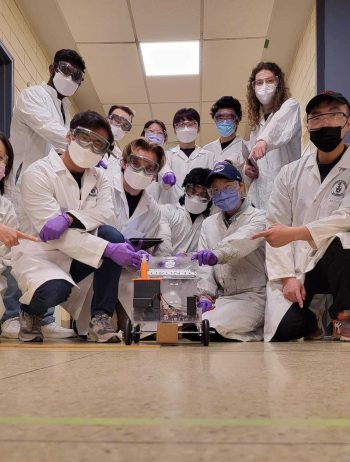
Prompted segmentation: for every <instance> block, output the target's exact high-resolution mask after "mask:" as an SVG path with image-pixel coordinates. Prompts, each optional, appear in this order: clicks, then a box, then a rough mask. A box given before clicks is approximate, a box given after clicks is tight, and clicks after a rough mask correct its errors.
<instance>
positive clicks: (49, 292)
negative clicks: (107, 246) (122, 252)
mask: <svg viewBox="0 0 350 462" xmlns="http://www.w3.org/2000/svg"><path fill="white" fill-rule="evenodd" d="M97 235H98V237H101V238H102V239H105V240H106V241H109V242H114V243H121V242H124V236H123V235H122V234H121V233H120V232H119V231H117V230H116V229H115V228H113V227H112V226H108V225H102V226H100V227H99V228H98V232H97ZM77 245H79V244H78V243H77ZM121 270H122V268H121V266H119V265H117V264H116V263H114V262H113V261H112V260H110V259H109V258H103V261H102V265H101V266H100V267H99V268H97V269H96V268H93V267H92V266H89V265H86V264H85V263H81V262H80V261H78V260H73V261H72V264H71V267H70V271H69V273H70V275H71V277H72V279H73V281H74V282H75V283H78V282H80V281H82V280H83V279H85V278H86V276H88V275H89V274H91V273H94V280H93V290H94V295H93V298H92V303H91V316H94V315H95V314H97V313H106V314H108V315H109V316H112V315H113V312H114V310H115V306H116V302H117V299H118V285H119V278H120V274H121ZM72 287H73V286H72V284H71V283H70V282H68V281H66V280H65V279H52V280H51V281H46V282H45V283H44V284H42V285H41V286H40V287H38V288H37V290H36V291H35V292H34V295H33V297H32V300H31V302H30V304H29V305H23V304H22V305H21V309H22V310H24V311H26V312H27V313H29V314H35V315H43V314H44V313H45V312H46V310H47V308H48V307H49V306H56V305H59V304H61V303H63V302H65V301H66V300H68V297H69V295H70V293H71V290H72Z"/></svg>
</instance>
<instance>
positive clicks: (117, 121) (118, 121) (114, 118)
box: [109, 114, 132, 132]
mask: <svg viewBox="0 0 350 462" xmlns="http://www.w3.org/2000/svg"><path fill="white" fill-rule="evenodd" d="M109 120H110V122H111V124H112V125H115V126H116V127H120V128H121V129H122V130H123V132H129V131H130V130H131V129H132V124H131V123H130V122H129V121H128V120H126V119H125V118H124V117H122V116H120V115H117V114H111V115H110V116H109Z"/></svg>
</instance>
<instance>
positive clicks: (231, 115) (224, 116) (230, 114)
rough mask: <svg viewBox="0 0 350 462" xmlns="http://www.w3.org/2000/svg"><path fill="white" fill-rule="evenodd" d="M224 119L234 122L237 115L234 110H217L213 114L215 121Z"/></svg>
mask: <svg viewBox="0 0 350 462" xmlns="http://www.w3.org/2000/svg"><path fill="white" fill-rule="evenodd" d="M226 120H233V121H234V122H235V121H236V120H237V116H236V114H235V112H232V111H228V112H221V111H219V112H217V113H216V114H215V116H214V121H215V122H225V121H226Z"/></svg>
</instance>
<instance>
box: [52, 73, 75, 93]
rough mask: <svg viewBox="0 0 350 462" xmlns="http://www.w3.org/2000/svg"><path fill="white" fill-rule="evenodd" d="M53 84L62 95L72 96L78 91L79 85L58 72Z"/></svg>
mask: <svg viewBox="0 0 350 462" xmlns="http://www.w3.org/2000/svg"><path fill="white" fill-rule="evenodd" d="M53 84H54V85H55V88H56V90H57V91H58V93H59V94H60V95H63V96H72V95H74V93H75V92H76V91H77V90H78V88H79V85H78V84H77V83H76V82H74V81H73V80H72V77H71V76H69V77H66V76H64V75H63V74H61V73H60V72H56V73H55V76H54V78H53Z"/></svg>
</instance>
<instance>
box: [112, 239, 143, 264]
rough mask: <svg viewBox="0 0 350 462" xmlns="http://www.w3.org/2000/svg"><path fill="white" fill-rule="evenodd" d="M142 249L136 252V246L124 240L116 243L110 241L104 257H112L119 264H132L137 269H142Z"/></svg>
mask: <svg viewBox="0 0 350 462" xmlns="http://www.w3.org/2000/svg"><path fill="white" fill-rule="evenodd" d="M140 252H142V251H141V250H140V251H138V252H135V250H134V247H133V246H132V245H131V244H129V243H127V242H123V243H122V244H114V243H113V242H109V243H108V244H107V247H106V249H105V251H104V253H103V256H104V257H107V258H110V259H111V260H113V261H114V263H116V264H117V265H119V266H132V267H133V268H135V269H137V270H138V269H140V266H141V260H142V254H141V253H140Z"/></svg>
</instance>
